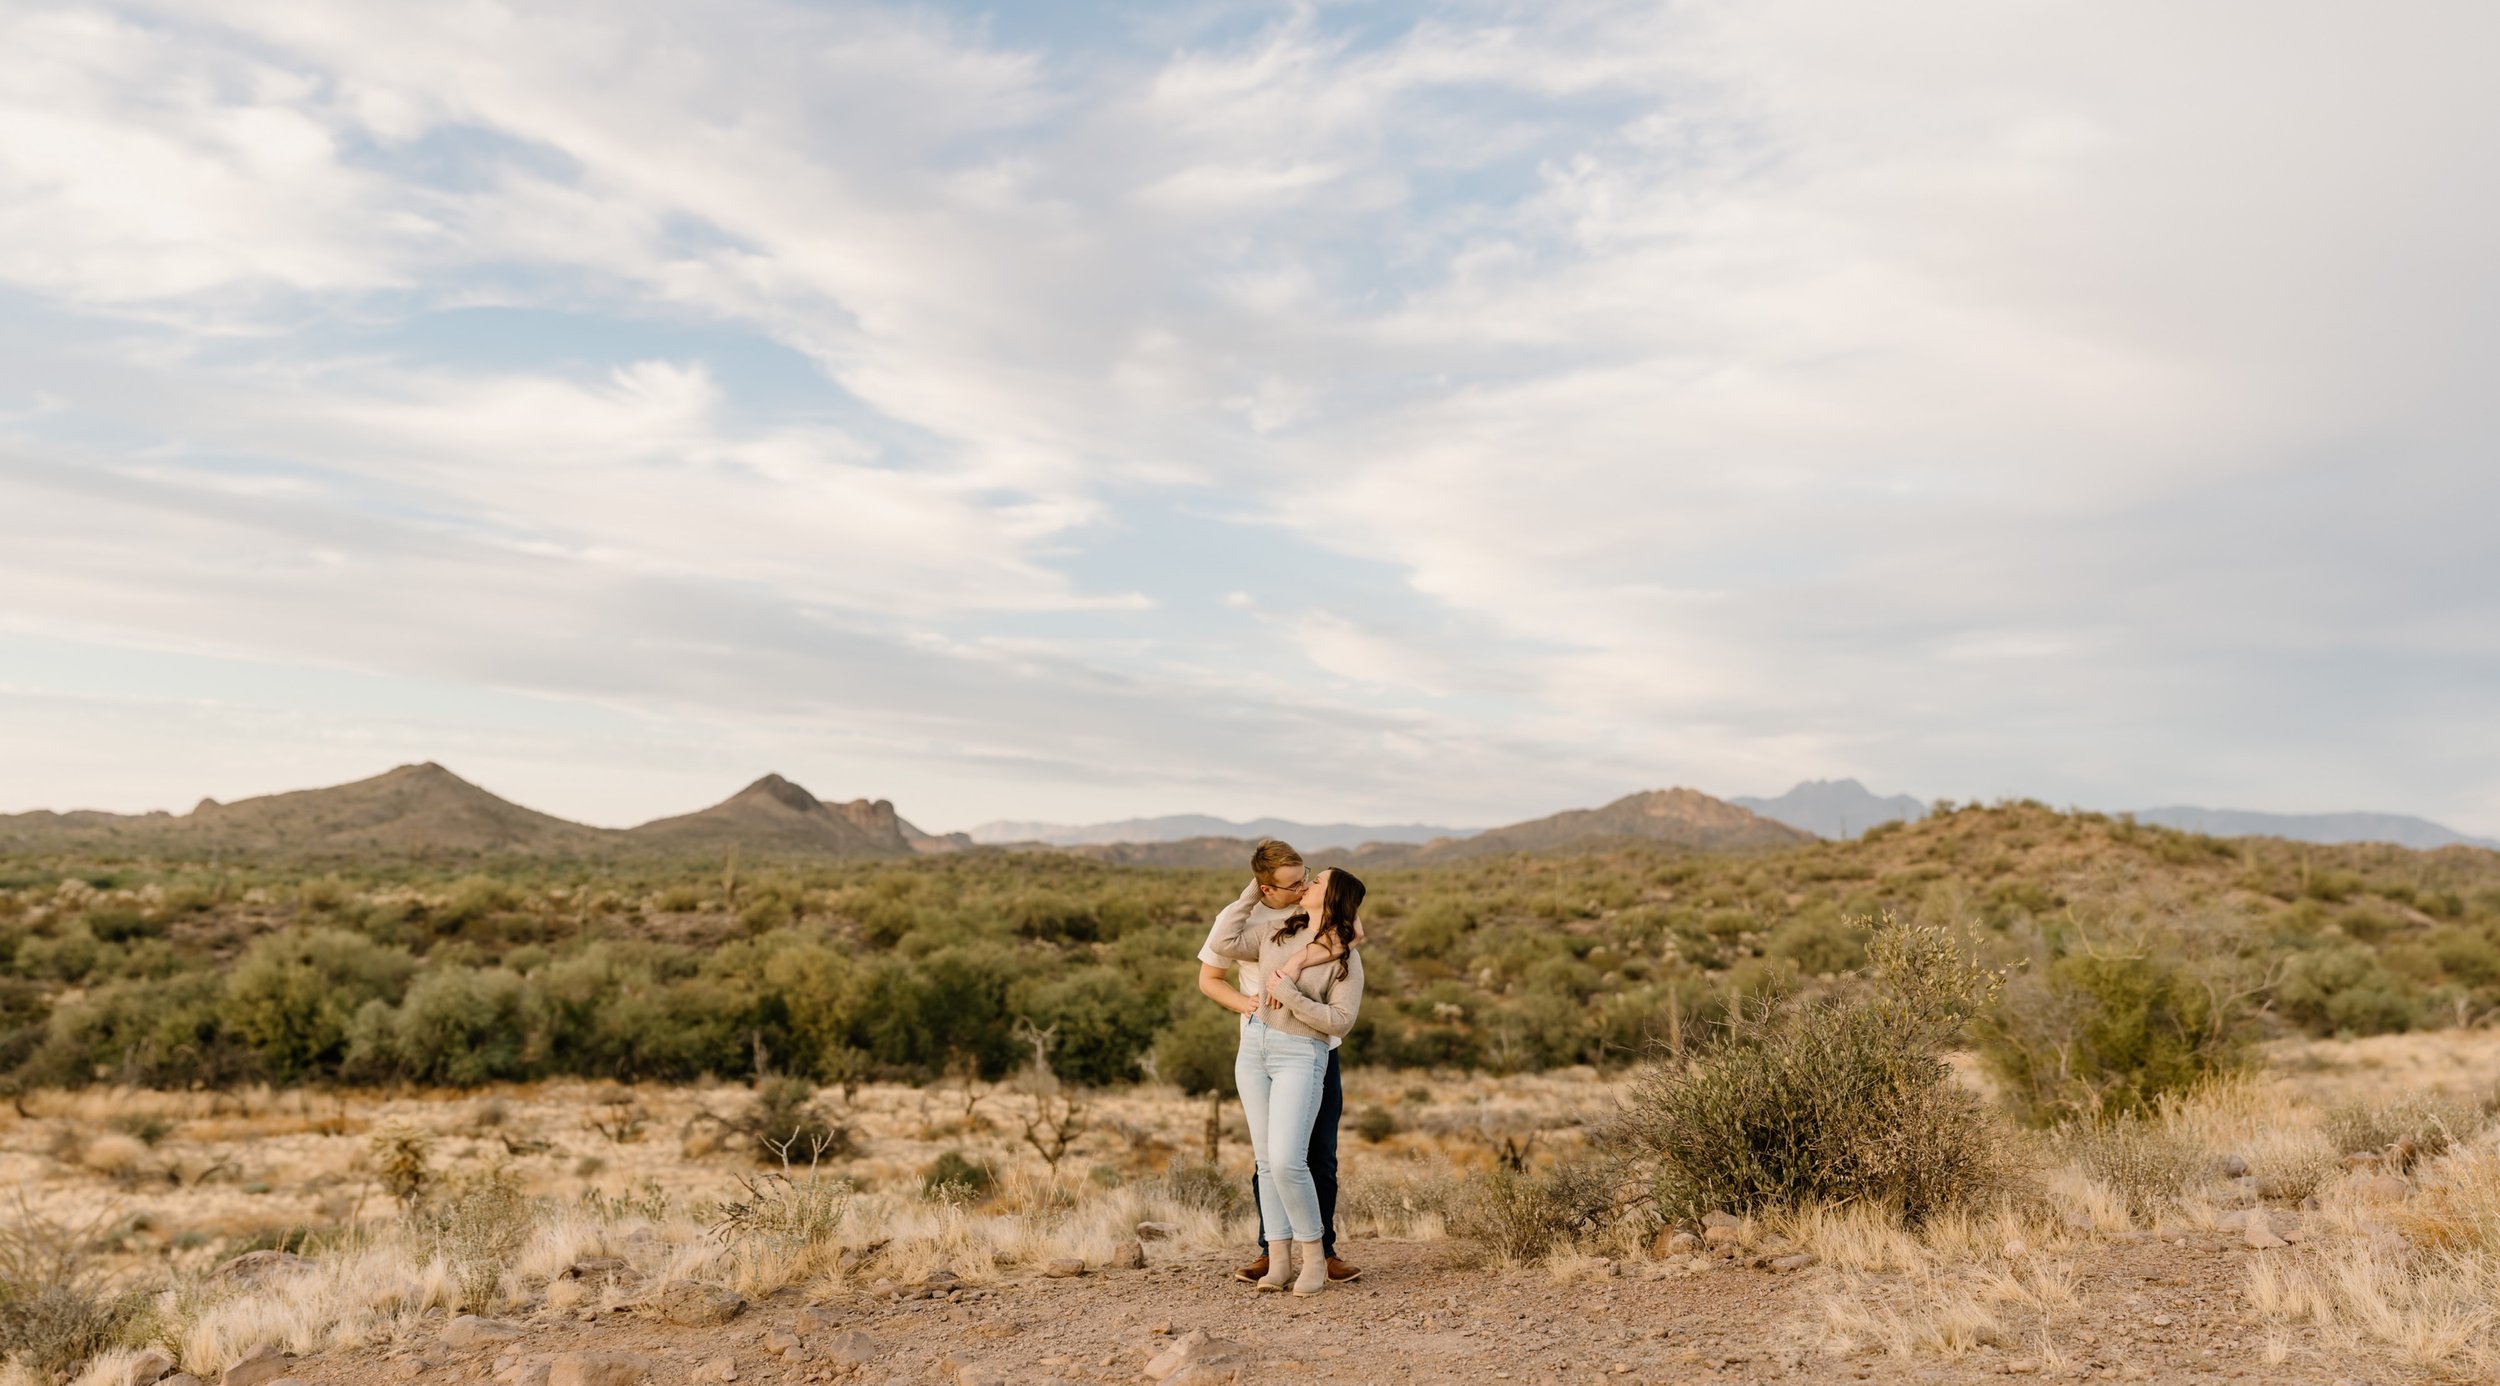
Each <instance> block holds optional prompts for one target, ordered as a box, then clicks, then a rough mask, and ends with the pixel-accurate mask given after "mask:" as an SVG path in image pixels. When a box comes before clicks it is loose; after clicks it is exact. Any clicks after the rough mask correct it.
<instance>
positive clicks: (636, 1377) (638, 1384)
mask: <svg viewBox="0 0 2500 1386" xmlns="http://www.w3.org/2000/svg"><path fill="white" fill-rule="evenodd" d="M659 1365H660V1364H659V1363H658V1362H656V1361H654V1360H652V1359H651V1358H648V1357H644V1356H642V1355H641V1354H639V1353H632V1352H566V1353H559V1354H557V1355H556V1356H554V1357H552V1358H549V1359H548V1361H547V1386H642V1383H643V1382H645V1381H648V1380H650V1378H651V1374H652V1373H653V1372H655V1371H657V1370H659Z"/></svg>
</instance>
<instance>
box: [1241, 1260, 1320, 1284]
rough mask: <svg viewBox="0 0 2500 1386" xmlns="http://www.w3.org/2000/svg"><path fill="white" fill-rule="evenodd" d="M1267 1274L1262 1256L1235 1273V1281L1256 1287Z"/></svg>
mask: <svg viewBox="0 0 2500 1386" xmlns="http://www.w3.org/2000/svg"><path fill="white" fill-rule="evenodd" d="M1331 1269H1332V1270H1333V1269H1334V1267H1331ZM1266 1274H1267V1258H1266V1257H1264V1256H1262V1257H1260V1258H1259V1259H1257V1260H1256V1261H1253V1262H1251V1263H1250V1264H1249V1265H1246V1266H1243V1267H1242V1268H1241V1269H1240V1270H1237V1271H1234V1272H1233V1279H1235V1280H1239V1281H1243V1282H1246V1283H1249V1284H1254V1285H1255V1284H1257V1283H1258V1282H1259V1280H1260V1279H1261V1278H1262V1277H1264V1276H1265V1275H1266Z"/></svg>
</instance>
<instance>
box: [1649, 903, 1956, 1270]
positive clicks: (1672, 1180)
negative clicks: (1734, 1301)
mask: <svg viewBox="0 0 2500 1386" xmlns="http://www.w3.org/2000/svg"><path fill="white" fill-rule="evenodd" d="M1867 953H1868V958H1869V960H1870V962H1871V964H1872V966H1871V970H1870V973H1869V975H1868V976H1866V977H1865V978H1863V979H1862V984H1860V985H1855V986H1850V987H1846V988H1840V989H1836V990H1835V991H1834V992H1832V993H1831V994H1828V995H1824V996H1820V997H1789V998H1783V999H1779V1000H1775V1001H1770V1002H1764V1003H1758V1004H1755V1005H1752V1006H1748V1007H1745V1008H1743V1009H1741V1010H1740V1011H1739V1012H1737V1014H1736V1015H1735V1016H1734V1017H1732V1018H1731V1021H1730V1023H1729V1025H1728V1028H1727V1032H1726V1034H1725V1036H1724V1037H1723V1038H1722V1039H1721V1041H1720V1042H1719V1043H1718V1044H1717V1045H1715V1046H1713V1047H1711V1048H1710V1049H1708V1050H1706V1051H1704V1052H1703V1053H1701V1054H1700V1055H1698V1056H1696V1057H1693V1058H1691V1059H1688V1060H1684V1061H1681V1062H1678V1061H1672V1060H1670V1061H1667V1062H1662V1063H1659V1064H1656V1065H1653V1066H1652V1067H1650V1068H1649V1069H1647V1070H1646V1071H1645V1072H1644V1073H1643V1075H1642V1076H1641V1077H1640V1078H1639V1079H1638V1080H1637V1081H1636V1083H1635V1085H1634V1089H1633V1091H1632V1094H1631V1095H1630V1097H1629V1098H1628V1099H1627V1101H1626V1104H1625V1106H1624V1107H1623V1109H1622V1110H1621V1111H1619V1112H1618V1113H1617V1114H1616V1116H1615V1118H1614V1119H1613V1120H1612V1121H1610V1122H1609V1123H1607V1125H1606V1126H1605V1127H1604V1128H1603V1130H1602V1133H1601V1136H1602V1139H1603V1140H1604V1141H1605V1143H1606V1144H1608V1145H1609V1146H1611V1147H1614V1148H1617V1149H1621V1150H1624V1151H1627V1152H1629V1153H1631V1154H1634V1155H1636V1156H1638V1157H1640V1158H1643V1159H1645V1160H1647V1161H1648V1162H1650V1164H1651V1167H1652V1171H1653V1173H1652V1178H1653V1182H1654V1186H1655V1190H1656V1195H1657V1201H1658V1206H1659V1208H1660V1209H1661V1210H1662V1211H1663V1212H1665V1213H1666V1214H1668V1215H1669V1216H1673V1217H1689V1216H1694V1215H1697V1214H1699V1213H1702V1212H1704V1211H1707V1210H1710V1209H1714V1208H1723V1209H1728V1210H1731V1211H1741V1210H1753V1209H1768V1208H1785V1207H1794V1206H1797V1205H1800V1204H1804V1203H1808V1202H1860V1203H1868V1204H1873V1205H1877V1206H1881V1207H1886V1208H1889V1209H1892V1210H1894V1211H1896V1212H1897V1213H1899V1214H1900V1215H1902V1216H1903V1217H1905V1218H1908V1219H1911V1220H1914V1221H1915V1220H1918V1219H1923V1218H1925V1217H1927V1216H1929V1215H1931V1214H1933V1213H1936V1212H1939V1211H1942V1210H1944V1209H1947V1208H1951V1207H1955V1206H1960V1205H1964V1204H1968V1203H1971V1202H1974V1201H1976V1200H1978V1199H1981V1198H1983V1197H1985V1196H1987V1195H1989V1194H1992V1193H1993V1192H1995V1191H1996V1190H1997V1189H1998V1188H1999V1187H2000V1184H2001V1181H2002V1177H2003V1174H2004V1165H2003V1157H2002V1155H2001V1153H2000V1149H2001V1147H2000V1139H1999V1138H2000V1133H1999V1132H1998V1131H1997V1130H1996V1128H1995V1125H1994V1123H1993V1122H1991V1120H1990V1119H1989V1117H1988V1115H1987V1113H1986V1112H1985V1110H1983V1109H1982V1107H1981V1106H1980V1103H1979V1099H1978V1098H1977V1097H1976V1096H1975V1095H1973V1094H1972V1093H1971V1092H1969V1091H1968V1090H1967V1089H1964V1088H1962V1087H1960V1086H1958V1085H1956V1084H1955V1083H1954V1082H1953V1079H1952V1073H1951V1070H1950V1069H1949V1068H1948V1067H1947V1065H1946V1063H1945V1061H1944V1054H1945V1051H1946V1049H1947V1048H1948V1046H1949V1045H1950V1044H1951V1043H1952V1042H1953V1040H1954V1038H1955V1036H1956V1035H1958V1034H1959V1032H1960V1030H1961V1028H1962V1026H1963V1024H1964V1022H1965V1021H1966V1020H1967V1018H1968V1017H1969V1016H1970V1015H1971V1014H1972V1013H1973V1011H1974V1010H1975V1009H1977V1008H1978V1007H1979V1006H1981V1005H1982V1004H1984V1003H1985V1002H1986V1001H1987V1000H1988V999H1990V998H1991V997H1992V996H1993V994H1994V991H1995V989H1996V986H1997V984H1998V979H1997V977H1996V975H1995V974H1992V973H1989V972H1987V971H1984V970H1982V969H1980V968H1978V967H1976V966H1974V965H1972V964H1970V963H1968V962H1966V961H1965V960H1964V959H1963V957H1962V955H1961V953H1960V950H1959V949H1958V948H1957V947H1956V946H1955V945H1954V943H1953V941H1952V940H1951V939H1950V938H1949V937H1948V936H1947V935H1946V934H1945V933H1944V932H1943V931H1942V930H1940V929H1936V928H1932V927H1920V926H1909V925H1903V924H1899V923H1897V922H1895V921H1893V920H1891V919H1889V918H1887V919H1885V920H1884V921H1883V922H1882V923H1881V924H1880V925H1879V926H1877V927H1876V928H1875V929H1874V931H1873V936H1872V937H1871V939H1870V940H1869V943H1868V949H1867Z"/></svg>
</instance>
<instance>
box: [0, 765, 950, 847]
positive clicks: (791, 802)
mask: <svg viewBox="0 0 2500 1386" xmlns="http://www.w3.org/2000/svg"><path fill="white" fill-rule="evenodd" d="M732 845H735V846H737V847H739V848H740V849H741V850H743V851H745V852H747V853H749V854H751V855H756V856H818V857H902V856H912V855H915V854H926V853H931V852H952V851H959V850H962V849H963V848H965V847H969V846H970V845H971V842H970V839H968V838H966V837H964V836H963V835H962V834H960V833H956V834H949V835H946V836H939V835H937V834H933V833H924V832H922V831H921V830H920V829H918V828H915V827H913V826H912V825H911V824H910V823H908V822H906V821H904V820H903V818H902V817H901V816H900V815H898V814H897V813H896V812H895V811H894V805H893V803H892V802H891V801H888V800H885V799H873V800H872V799H854V800H852V801H851V802H849V803H845V804H835V803H826V802H824V801H822V800H819V799H818V798H816V796H814V795H813V794H810V793H808V792H807V791H806V790H805V789H803V788H801V787H799V786H798V785H795V784H792V783H791V782H790V781H788V780H786V779H784V778H782V777H781V776H779V775H766V776H765V777H764V778H762V779H760V780H757V781H756V782H755V783H753V784H751V785H748V786H747V787H746V788H745V789H742V790H740V791H739V792H738V793H736V794H734V795H732V796H731V797H730V798H729V799H727V800H726V801H724V802H722V803H719V804H715V805H713V806H712V807H711V808H708V809H704V810H702V811H701V812H698V813H690V814H685V815H682V816H679V817H675V818H663V819H660V820H658V821H656V822H651V823H645V824H643V825H642V826H640V827H637V828H628V829H624V830H621V831H620V830H618V829H615V828H594V827H591V826H589V825H588V824H584V823H575V822H571V821H569V820H567V819H562V818H558V817H555V816H554V815H552V814H545V813H540V812H538V811H537V810H535V809H527V808H523V807H521V806H520V805H519V804H515V803H513V802H511V801H510V800H508V799H504V798H500V797H498V796H496V795H495V794H492V793H490V792H488V791H487V790H484V789H481V788H479V787H478V786H476V785H474V784H471V783H469V782H468V781H467V780H464V779H462V778H460V777H459V776H458V775H455V774H453V773H452V772H451V771H449V770H446V769H444V768H443V767H442V766H440V765H437V764H435V763H433V762H432V761H427V762H424V763H423V764H419V765H402V766H400V767H398V768H397V769H394V770H390V771H387V772H385V773H383V774H380V775H376V776H374V777H373V778H371V779H365V780H357V781H355V782H353V783H351V784H341V785H332V786H329V787H327V788H324V789H303V790H295V791H292V792H289V793H285V794H266V795H261V796H258V797H256V798H250V799H238V800H236V801H235V802H233V803H231V804H221V803H219V802H217V801H216V800H214V799H203V800H201V801H200V803H199V806H198V807H196V808H194V809H192V810H191V812H189V813H186V814H172V813H137V814H118V813H98V812H94V811H88V810H81V811H78V812H72V813H54V812H49V811H38V812H34V813H18V814H6V815H0V853H9V852H26V853H37V852H54V851H96V850H103V851H117V852H131V853H140V854H164V855H169V856H196V855H205V854H208V853H212V852H217V853H228V854H233V855H238V856H264V857H272V858H282V859H295V858H325V857H344V856H355V857H362V858H367V859H383V860H390V859H409V858H428V857H440V856H482V855H514V856H615V855H618V854H620V853H646V854H674V853H689V852H703V853H712V852H718V851H723V850H726V849H727V848H728V847H730V846H732Z"/></svg>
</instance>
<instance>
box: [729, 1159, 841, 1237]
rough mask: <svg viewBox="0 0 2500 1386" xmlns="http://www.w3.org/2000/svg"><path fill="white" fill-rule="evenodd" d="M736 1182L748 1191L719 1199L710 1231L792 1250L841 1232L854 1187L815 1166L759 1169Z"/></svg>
mask: <svg viewBox="0 0 2500 1386" xmlns="http://www.w3.org/2000/svg"><path fill="white" fill-rule="evenodd" d="M738 1183H739V1186H740V1188H741V1189H743V1190H744V1192H745V1194H746V1196H745V1197H744V1198H735V1199H731V1200H729V1201H728V1202H725V1203H723V1204H721V1205H720V1208H719V1211H718V1213H717V1215H716V1221H714V1223H713V1225H712V1234H713V1235H714V1236H716V1237H718V1238H719V1239H720V1240H721V1241H722V1242H724V1243H727V1244H730V1245H732V1246H737V1245H740V1244H744V1246H745V1248H746V1249H748V1250H751V1251H752V1250H768V1251H779V1252H783V1253H795V1252H802V1251H806V1250H808V1249H811V1248H814V1247H820V1246H824V1245H826V1244H827V1243H830V1242H831V1241H832V1240H833V1239H834V1238H835V1237H836V1236H837V1235H839V1234H840V1233H841V1231H842V1222H843V1219H845V1218H847V1217H849V1216H850V1211H851V1199H852V1197H853V1196H854V1195H855V1194H856V1193H857V1190H856V1189H855V1188H854V1186H853V1185H852V1183H851V1181H850V1180H848V1179H838V1178H835V1177H833V1176H831V1175H827V1174H820V1173H818V1172H816V1171H814V1170H805V1171H801V1172H799V1173H797V1174H795V1175H793V1174H786V1173H770V1174H759V1175H754V1176H751V1177H748V1178H742V1179H740V1180H739V1181H738Z"/></svg>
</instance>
